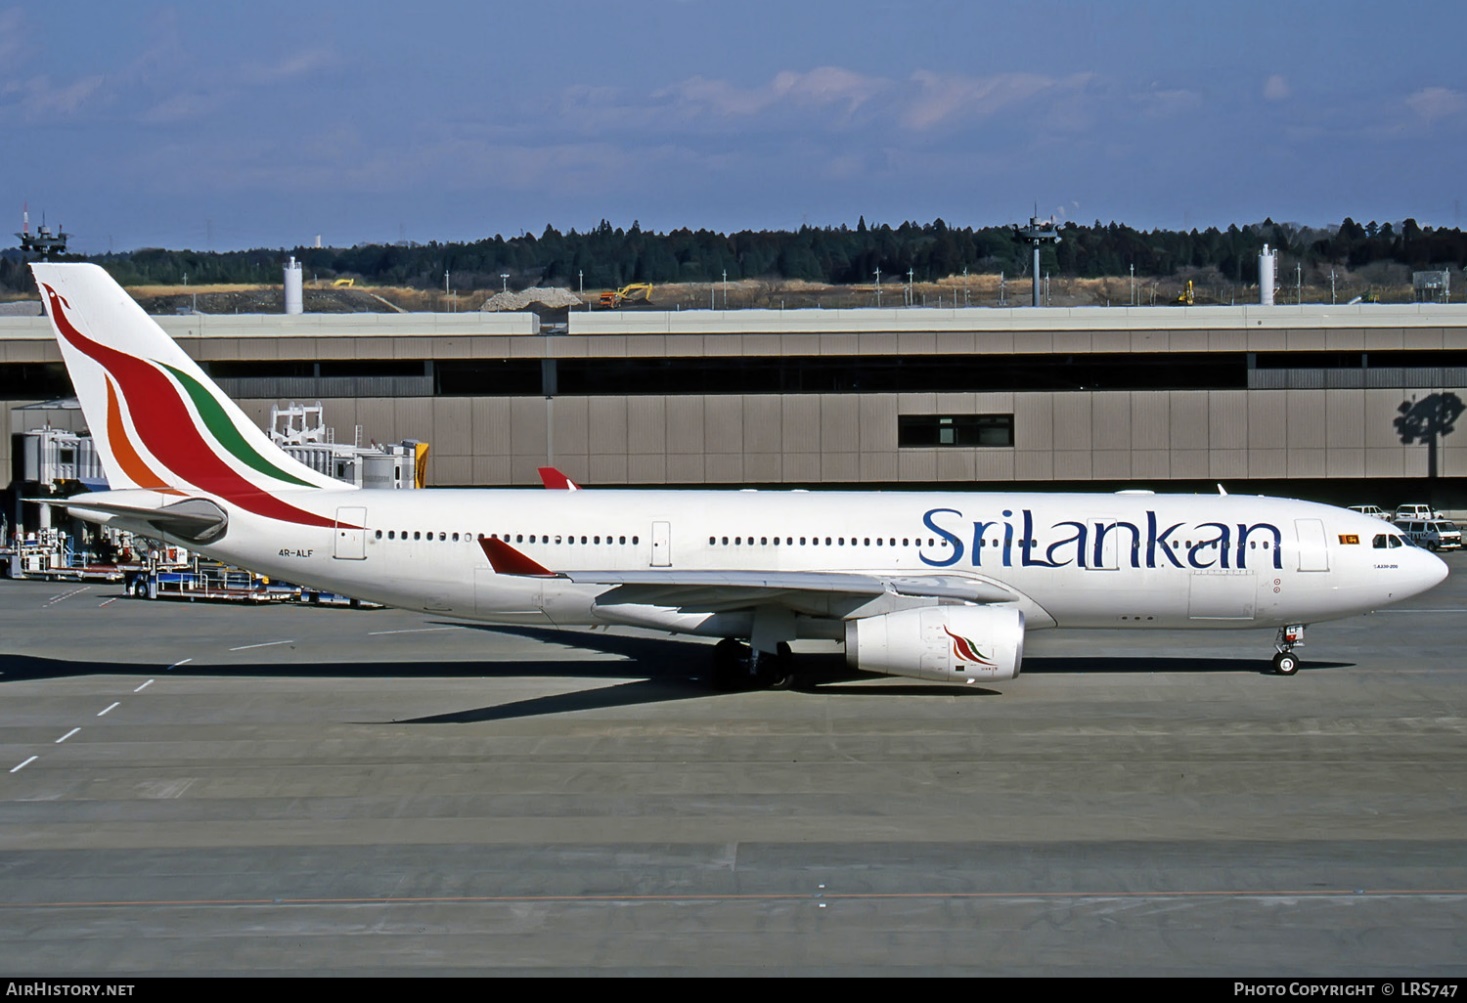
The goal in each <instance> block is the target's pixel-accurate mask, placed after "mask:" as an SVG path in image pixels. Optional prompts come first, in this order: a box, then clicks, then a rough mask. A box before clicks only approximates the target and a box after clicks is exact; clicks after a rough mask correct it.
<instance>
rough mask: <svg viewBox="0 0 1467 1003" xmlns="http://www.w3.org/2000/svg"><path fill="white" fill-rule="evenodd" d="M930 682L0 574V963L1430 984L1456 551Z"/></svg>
mask: <svg viewBox="0 0 1467 1003" xmlns="http://www.w3.org/2000/svg"><path fill="white" fill-rule="evenodd" d="M1448 560H1449V562H1450V563H1451V564H1452V565H1453V566H1454V574H1453V576H1452V577H1451V578H1449V579H1448V580H1447V581H1446V582H1445V583H1444V584H1443V585H1442V586H1441V587H1440V588H1438V589H1437V590H1436V591H1435V592H1433V593H1431V594H1429V595H1426V596H1422V597H1419V598H1417V599H1415V600H1411V601H1409V602H1407V603H1405V604H1404V606H1403V607H1402V608H1397V609H1392V610H1389V611H1384V612H1381V613H1377V614H1374V615H1372V616H1369V617H1357V618H1354V619H1351V620H1346V621H1341V622H1339V623H1333V624H1321V625H1318V626H1316V627H1312V628H1310V630H1309V633H1308V637H1307V640H1308V645H1307V647H1305V648H1304V649H1302V652H1301V654H1302V655H1303V668H1302V670H1301V671H1300V672H1299V674H1298V675H1297V676H1294V677H1292V678H1283V677H1277V676H1273V675H1271V674H1269V673H1268V671H1267V669H1268V662H1267V659H1268V656H1269V655H1270V654H1271V651H1272V631H1242V632H1234V631H1215V632H1189V633H1182V632H1167V633H1162V632H1157V633H1150V634H1141V633H1134V632H1118V631H1117V632H1098V631H1091V632H1083V633H1078V632H1077V633H1073V634H1069V633H1058V632H1056V633H1049V634H1035V635H1031V637H1030V641H1029V646H1028V648H1029V650H1028V657H1027V658H1026V660H1025V662H1024V674H1023V675H1022V676H1021V677H1020V678H1019V679H1017V680H1014V681H1012V682H1008V683H1003V684H995V685H992V686H989V687H986V688H981V689H980V688H974V687H969V688H966V689H963V688H957V687H949V686H941V685H936V684H923V683H918V682H915V681H911V680H902V679H881V678H875V677H870V678H851V677H848V676H845V675H843V673H842V659H841V657H840V656H839V655H838V654H837V653H834V652H836V649H835V648H834V647H831V646H822V645H811V646H810V647H809V648H808V649H807V650H808V653H807V654H806V655H805V657H804V662H805V664H806V666H807V667H808V668H809V669H810V670H811V674H810V676H809V680H808V684H807V685H806V686H804V687H803V688H802V689H801V690H799V691H795V692H779V693H776V692H751V693H731V694H721V693H713V692H711V691H710V690H709V689H708V687H707V686H706V684H705V682H704V681H703V678H702V677H703V675H704V672H705V669H706V666H707V661H708V656H709V654H710V651H711V649H710V647H709V646H708V645H707V644H705V643H701V642H696V641H691V640H687V639H681V640H680V639H669V638H666V637H664V636H660V635H655V634H652V633H650V632H638V631H611V632H603V631H577V632H571V633H563V634H555V633H551V632H548V631H541V630H533V629H524V628H490V627H484V626H473V625H464V624H460V623H455V622H452V621H448V620H445V619H443V618H441V617H434V616H425V615H420V614H412V613H404V612H401V611H395V610H370V611H368V610H361V611H353V610H345V609H341V610H329V609H319V608H310V607H302V606H287V607H268V608H237V607H228V606H217V605H202V604H177V603H164V602H146V601H142V600H134V599H124V598H120V596H121V587H120V586H113V585H94V586H79V585H53V584H43V583H33V582H10V581H0V887H3V889H4V894H3V896H0V921H3V924H4V929H5V930H6V936H4V937H3V938H0V974H5V975H29V976H36V975H107V976H115V977H129V976H147V975H160V974H210V975H232V974H260V975H266V974H313V975H315V974H322V975H325V974H342V975H371V974H388V975H412V974H503V975H522V974H677V975H683V974H699V975H727V974H741V975H754V974H800V975H860V974H875V975H928V974H931V975H938V974H992V975H1059V976H1082V975H1132V974H1145V975H1212V976H1285V975H1288V976H1308V975H1318V976H1324V975H1332V976H1340V975H1356V976H1398V977H1402V978H1422V977H1428V976H1461V975H1463V974H1464V972H1467V962H1464V961H1463V959H1464V958H1467V737H1464V735H1467V721H1464V708H1467V668H1464V665H1463V655H1462V653H1463V651H1464V650H1467V645H1464V642H1467V602H1464V600H1467V576H1464V575H1462V574H1461V571H1462V570H1463V568H1464V567H1467V557H1463V556H1460V555H1454V556H1452V557H1449V558H1448Z"/></svg>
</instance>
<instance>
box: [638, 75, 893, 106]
mask: <svg viewBox="0 0 1467 1003" xmlns="http://www.w3.org/2000/svg"><path fill="white" fill-rule="evenodd" d="M890 87H891V81H889V80H885V79H883V78H881V77H868V76H864V75H862V74H860V73H855V72H853V71H851V70H846V69H842V68H841V67H838V66H820V67H816V68H815V69H813V70H810V71H809V72H807V73H799V72H796V71H794V70H781V71H780V72H779V73H776V74H775V75H774V77H773V79H771V80H770V81H769V83H767V84H764V85H762V86H759V87H739V86H737V85H735V84H732V83H730V82H729V81H727V80H710V79H709V78H707V77H703V76H696V77H691V78H689V79H687V80H684V81H682V82H681V83H677V84H674V85H672V86H671V87H667V88H664V89H662V90H660V91H657V92H655V93H654V94H653V95H652V96H653V97H654V98H657V99H671V101H672V103H673V105H674V106H675V107H676V108H678V109H679V110H681V111H683V112H685V113H689V114H692V115H698V116H701V115H708V114H712V115H716V116H720V117H725V118H746V117H752V116H755V115H760V114H763V113H765V112H769V111H773V110H776V109H779V108H781V107H785V106H793V107H798V108H816V109H830V108H837V109H840V110H841V111H843V113H844V116H845V117H849V116H850V115H851V114H853V113H854V112H855V111H856V110H857V109H859V108H860V107H861V106H863V105H865V104H866V103H867V102H868V101H870V100H871V99H872V98H874V97H876V96H877V95H879V94H881V93H882V92H883V91H885V90H887V89H888V88H890Z"/></svg>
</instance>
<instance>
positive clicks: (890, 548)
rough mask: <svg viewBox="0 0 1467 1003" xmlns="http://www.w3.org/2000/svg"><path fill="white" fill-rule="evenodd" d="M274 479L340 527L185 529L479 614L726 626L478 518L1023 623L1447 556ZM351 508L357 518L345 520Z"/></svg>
mask: <svg viewBox="0 0 1467 1003" xmlns="http://www.w3.org/2000/svg"><path fill="white" fill-rule="evenodd" d="M113 494H117V493H113ZM288 497H289V499H290V501H291V502H292V504H294V505H297V506H298V507H300V508H302V509H305V510H308V511H312V512H315V513H318V514H320V515H323V516H326V517H328V518H331V519H334V520H337V521H338V522H340V523H341V524H342V527H343V528H336V529H331V528H313V527H305V526H297V525H293V524H289V523H283V522H279V521H276V520H273V519H265V518H261V517H259V516H255V515H251V514H250V513H248V512H243V511H240V510H238V509H231V510H230V524H229V529H228V531H227V532H226V533H225V535H224V536H223V538H222V539H220V540H217V541H215V542H213V543H211V544H209V545H207V546H204V547H202V548H201V549H203V550H204V551H205V552H206V553H208V554H210V555H211V556H214V557H218V558H220V559H222V560H225V561H228V562H230V563H235V564H239V565H241V566H244V567H248V568H251V569H253V570H256V571H260V572H264V573H267V574H270V575H272V576H277V577H279V578H281V579H284V580H286V581H290V582H293V583H297V584H301V585H307V586H311V587H315V588H321V589H325V590H330V591H333V592H338V593H341V594H345V595H350V596H353V597H356V598H360V599H367V600H372V601H376V602H382V603H386V604H389V605H394V606H400V607H405V608H409V609H416V610H423V611H427V612H436V613H444V614H451V615H454V616H460V617H468V618H473V619H479V620H486V621H491V622H499V623H526V622H535V623H544V624H554V625H558V626H573V625H585V624H603V623H626V622H637V623H642V624H644V625H647V626H659V627H665V628H667V629H670V630H682V631H687V632H693V633H709V634H725V633H730V632H732V630H733V628H731V627H730V625H729V623H728V622H727V620H726V619H725V620H719V619H718V617H717V614H711V615H710V614H709V613H707V612H706V611H701V612H699V613H697V614H695V615H689V614H686V613H680V612H678V610H677V609H676V604H670V605H669V606H668V607H666V608H664V609H658V608H657V607H656V605H655V604H653V605H652V608H650V609H648V608H646V607H645V606H644V608H643V611H642V612H639V613H638V614H636V616H635V617H634V618H632V619H628V616H627V614H625V612H623V611H619V609H618V607H617V606H616V604H614V603H607V602H606V601H605V598H606V596H605V594H606V593H608V592H609V591H610V589H611V587H610V586H607V585H591V584H575V583H572V582H569V581H566V580H564V579H558V578H557V579H548V578H524V577H519V576H515V575H504V574H496V573H495V572H494V570H493V569H492V568H491V567H490V564H489V561H488V560H487V558H486V557H485V554H484V551H483V549H482V548H481V546H480V544H479V542H478V541H479V539H480V537H488V536H496V537H498V538H499V539H502V540H505V541H507V542H509V543H510V544H512V545H513V546H514V548H515V549H516V550H518V551H520V552H521V553H523V554H524V555H526V556H527V557H529V558H531V559H533V560H534V561H535V562H537V563H539V564H540V565H543V566H544V567H545V568H547V569H550V570H552V571H555V572H573V571H586V570H595V571H605V572H613V571H637V570H647V569H663V570H666V571H667V572H668V573H669V575H672V574H674V573H675V572H676V571H677V570H678V569H698V570H700V571H727V572H849V573H862V574H871V575H876V576H881V577H888V578H889V577H892V576H932V575H942V576H946V577H949V578H958V579H963V580H966V581H971V582H978V583H985V584H990V585H992V586H994V587H996V588H1001V590H1002V591H1004V592H1006V593H1008V594H1011V595H1012V602H1013V604H1015V605H1016V606H1017V607H1018V608H1019V609H1021V610H1022V612H1023V613H1024V617H1025V621H1026V622H1027V624H1028V626H1029V628H1031V629H1034V628H1044V627H1115V628H1192V627H1268V626H1282V625H1286V624H1303V623H1312V622H1317V621H1320V620H1327V619H1333V618H1338V617H1342V616H1349V615H1352V614H1356V613H1361V612H1366V611H1368V610H1371V609H1375V608H1377V607H1380V606H1383V605H1386V604H1389V603H1392V602H1396V601H1399V600H1401V599H1404V598H1407V597H1409V596H1412V595H1415V594H1417V593H1419V592H1421V591H1424V590H1425V589H1427V588H1430V587H1431V586H1433V585H1435V584H1436V583H1437V582H1439V581H1441V579H1442V578H1443V577H1445V574H1446V569H1445V566H1444V565H1443V564H1442V562H1441V561H1440V560H1438V559H1437V558H1436V557H1435V556H1433V555H1431V554H1429V553H1426V552H1425V551H1422V550H1419V549H1416V548H1413V547H1409V546H1405V547H1403V546H1400V544H1399V540H1397V541H1396V543H1395V545H1394V546H1392V545H1390V541H1389V540H1387V541H1386V542H1384V543H1383V542H1382V539H1381V535H1382V534H1388V535H1395V534H1393V533H1392V531H1391V530H1390V529H1389V527H1385V526H1383V525H1382V524H1381V522H1380V521H1379V520H1377V519H1372V518H1370V517H1368V516H1364V515H1361V514H1359V513H1356V512H1350V511H1347V510H1344V509H1338V508H1333V507H1330V506H1326V505H1320V504H1315V503H1311V502H1301V501H1292V500H1286V499H1275V498H1260V497H1245V496H1239V495H1230V496H1222V495H1195V496H1194V495H1153V494H1142V493H1123V494H1020V493H984V494H977V493H974V494H968V493H958V492H910V493H908V492H809V493H806V492H799V491H795V492H786V491H778V492H763V491H760V492H755V491H720V492H715V491H672V490H656V491H617V490H598V491H538V490H508V489H506V490H498V489H486V490H429V491H403V492H394V491H355V490H343V491H333V490H304V491H298V492H292V493H290V494H289V496H288ZM357 526H362V527H365V529H356V528H345V527H357ZM598 597H601V598H602V602H601V603H599V604H598ZM897 605H898V606H900V605H901V604H900V603H897ZM874 611H876V608H875V607H874V606H872V605H870V604H869V603H866V604H853V603H845V604H842V603H841V602H838V601H832V602H830V603H829V604H827V605H826V606H825V607H822V608H813V609H804V610H802V611H801V613H802V620H801V633H800V636H829V637H836V636H838V634H837V633H836V632H835V630H834V629H833V628H831V627H830V626H829V623H838V622H839V621H840V620H842V619H844V618H846V617H849V616H853V615H855V616H860V615H867V614H869V613H871V612H874ZM821 621H828V622H829V623H827V624H826V625H824V626H822V625H821Z"/></svg>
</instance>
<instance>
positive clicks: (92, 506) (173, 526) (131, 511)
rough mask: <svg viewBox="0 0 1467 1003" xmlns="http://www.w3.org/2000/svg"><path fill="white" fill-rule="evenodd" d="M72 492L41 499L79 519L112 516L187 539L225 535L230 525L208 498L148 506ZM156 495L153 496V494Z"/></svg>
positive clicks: (207, 539) (105, 519)
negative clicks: (70, 494) (66, 496)
mask: <svg viewBox="0 0 1467 1003" xmlns="http://www.w3.org/2000/svg"><path fill="white" fill-rule="evenodd" d="M106 494H111V495H113V496H114V497H111V498H109V497H105V496H104V494H103V493H97V494H82V495H72V496H71V497H70V498H45V499H40V500H41V501H44V502H45V503H46V504H48V505H59V506H61V507H62V508H65V509H66V510H67V511H69V512H70V513H71V514H72V515H74V516H76V517H77V518H79V519H87V520H89V521H92V522H108V521H111V520H112V519H114V518H120V519H125V520H127V521H128V522H132V523H141V524H143V525H146V526H151V527H152V528H153V529H156V530H157V531H158V532H160V533H162V534H164V535H166V536H171V537H175V538H177V539H181V540H187V541H189V542H190V543H208V542H210V541H211V540H218V539H220V538H221V537H223V536H224V533H225V531H226V530H227V529H228V528H229V514H228V513H226V512H225V511H224V509H222V508H220V507H219V506H218V505H216V504H215V503H214V502H212V501H210V500H209V499H207V498H185V499H184V500H183V501H179V502H173V503H172V504H170V505H161V506H157V505H147V504H144V503H142V502H141V500H140V501H138V502H130V501H126V500H119V499H118V498H117V497H116V495H118V494H120V492H107V493H106ZM155 497H156V496H155Z"/></svg>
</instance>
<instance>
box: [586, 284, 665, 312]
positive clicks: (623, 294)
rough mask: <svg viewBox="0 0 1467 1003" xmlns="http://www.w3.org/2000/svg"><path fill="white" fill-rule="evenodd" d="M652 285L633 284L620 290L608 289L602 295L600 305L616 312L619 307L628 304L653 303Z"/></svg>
mask: <svg viewBox="0 0 1467 1003" xmlns="http://www.w3.org/2000/svg"><path fill="white" fill-rule="evenodd" d="M651 302H652V283H650V282H633V283H632V284H631V285H626V286H622V287H621V288H620V289H608V290H606V292H604V293H602V294H601V299H600V301H599V303H600V305H601V306H602V307H604V308H605V309H607V310H615V309H616V308H617V307H619V306H622V305H624V304H627V303H651Z"/></svg>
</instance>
